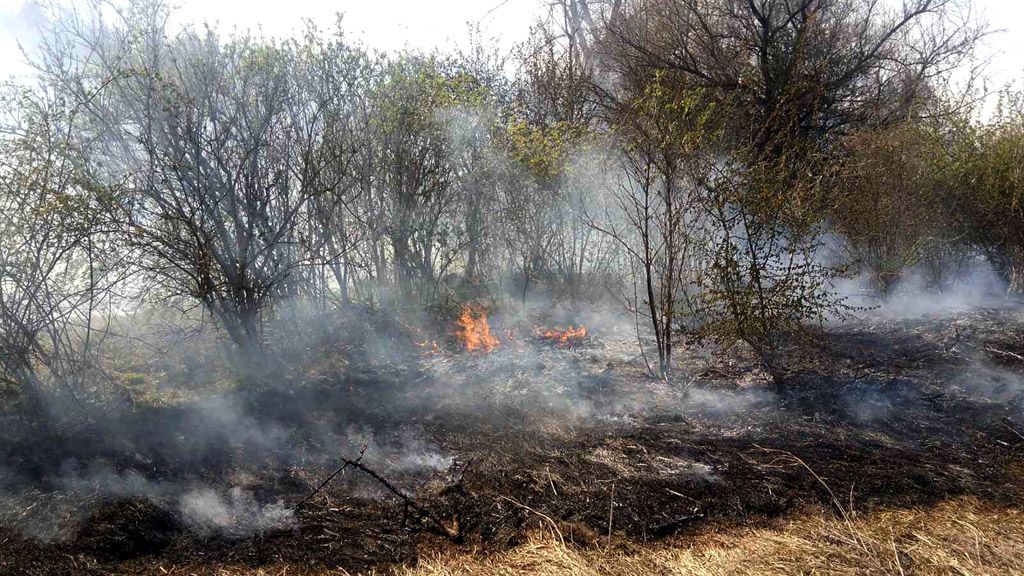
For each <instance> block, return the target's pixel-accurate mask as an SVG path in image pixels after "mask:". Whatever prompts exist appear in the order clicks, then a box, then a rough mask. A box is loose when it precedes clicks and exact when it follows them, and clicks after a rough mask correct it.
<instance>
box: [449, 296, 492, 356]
mask: <svg viewBox="0 0 1024 576" xmlns="http://www.w3.org/2000/svg"><path fill="white" fill-rule="evenodd" d="M456 325H458V327H459V329H458V332H457V333H456V336H457V337H458V339H459V341H460V342H462V344H463V345H464V346H465V348H466V351H467V352H485V353H486V352H491V351H492V350H494V349H495V348H497V347H498V345H499V344H500V342H499V341H498V339H497V338H496V337H495V336H493V335H492V334H491V325H490V324H489V323H488V322H487V313H486V312H485V311H484V310H482V309H480V308H474V307H472V306H465V307H463V309H462V315H461V316H460V317H459V319H458V320H457V321H456Z"/></svg>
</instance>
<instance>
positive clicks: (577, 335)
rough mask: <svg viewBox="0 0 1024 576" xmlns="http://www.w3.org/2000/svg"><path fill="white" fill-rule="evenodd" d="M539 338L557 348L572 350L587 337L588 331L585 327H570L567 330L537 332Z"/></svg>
mask: <svg viewBox="0 0 1024 576" xmlns="http://www.w3.org/2000/svg"><path fill="white" fill-rule="evenodd" d="M537 337H538V338H540V339H541V340H546V341H548V342H551V343H552V344H554V345H555V346H559V347H566V348H572V347H574V346H576V345H577V344H579V343H580V342H581V341H582V340H583V339H584V338H586V337H587V329H586V327H584V326H580V327H579V328H575V327H573V326H569V327H568V328H566V329H565V330H537Z"/></svg>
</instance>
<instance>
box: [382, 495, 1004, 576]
mask: <svg viewBox="0 0 1024 576" xmlns="http://www.w3.org/2000/svg"><path fill="white" fill-rule="evenodd" d="M400 574H401V575H402V576H462V575H470V574H493V575H502V576H518V575H526V574H540V575H546V574H551V575H554V574H559V575H573V576H590V575H594V576H597V575H601V576H612V575H615V576H633V575H636V576H640V575H654V574H664V575H673V576H676V575H678V576H683V575H686V576H690V575H693V576H719V575H722V576H725V575H736V576H761V575H775V574H834V575H839V574H851V575H852V574H856V575H862V574H951V575H952V574H956V575H968V574H969V575H983V574H988V575H996V574H1007V575H1010V574H1024V514H1022V513H1021V511H1020V510H1017V509H1005V508H997V507H993V506H988V505H985V504H982V503H980V502H978V501H976V500H969V499H968V500H956V501H950V502H946V503H943V504H940V505H938V506H935V507H934V508H930V509H927V510H898V511H887V512H879V513H876V514H872V515H870V516H868V517H866V518H863V519H859V520H853V521H852V522H851V523H850V524H847V523H846V522H844V521H842V520H841V519H835V518H832V517H830V516H828V515H821V514H819V515H808V516H803V517H799V518H796V519H793V520H790V521H788V522H786V523H785V524H783V525H782V526H780V527H777V528H771V529H751V530H741V531H733V532H731V533H726V534H708V535H705V536H702V537H699V538H696V539H693V538H691V539H678V540H676V541H673V542H667V543H665V544H663V545H661V546H658V547H656V548H651V547H648V548H643V547H625V548H619V549H613V550H582V551H580V550H574V549H571V548H567V547H564V546H561V545H560V544H559V543H558V541H557V539H556V538H552V537H550V536H548V535H543V534H536V535H534V536H533V537H531V538H530V540H529V541H528V542H527V543H526V544H524V545H523V546H520V547H518V548H516V549H514V550H511V551H508V552H506V553H502V554H498V555H494V556H491V557H487V558H481V557H477V556H471V555H456V556H453V555H445V556H435V557H432V558H427V559H425V560H422V561H421V562H420V564H419V565H418V566H416V567H413V568H408V569H406V570H404V571H401V572H400Z"/></svg>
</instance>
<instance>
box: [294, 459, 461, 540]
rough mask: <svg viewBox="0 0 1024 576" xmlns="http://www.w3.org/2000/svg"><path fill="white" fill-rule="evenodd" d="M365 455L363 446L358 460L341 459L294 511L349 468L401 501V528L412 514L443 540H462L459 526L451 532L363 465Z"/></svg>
mask: <svg viewBox="0 0 1024 576" xmlns="http://www.w3.org/2000/svg"><path fill="white" fill-rule="evenodd" d="M365 453H366V446H365V445H364V446H363V447H362V449H361V450H360V451H359V457H358V458H356V459H354V460H350V459H348V458H344V457H342V459H341V463H342V464H341V466H340V467H338V469H337V470H335V471H334V472H333V473H332V474H331V475H330V476H328V477H327V479H325V480H324V481H323V482H321V483H320V485H319V486H317V488H316V490H314V491H313V492H311V493H310V494H309V496H306V498H305V499H303V500H302V502H299V504H298V505H296V506H295V510H298V509H299V507H301V506H302V505H304V504H305V503H307V502H308V501H309V500H310V499H312V498H313V497H314V496H316V494H317V493H319V492H320V491H321V490H323V489H324V487H325V486H327V484H328V483H330V481H331V480H333V479H334V478H335V477H336V476H338V474H341V473H342V472H343V471H344V470H346V469H347V468H350V467H351V468H355V469H357V470H360V471H361V472H363V473H364V474H366V475H367V476H369V477H370V478H373V479H374V480H376V481H377V483H378V484H380V485H381V486H383V487H384V489H385V490H387V491H388V492H390V493H392V494H394V495H395V496H396V497H398V499H399V500H401V501H402V506H403V510H402V525H403V526H404V525H405V524H406V521H407V520H408V518H409V514H410V512H411V513H412V514H414V515H415V516H416V520H417V521H418V522H420V523H422V522H423V521H424V520H427V521H429V524H428V526H429V527H428V529H429V530H430V531H431V532H433V533H435V534H438V535H440V536H444V537H445V538H447V539H449V540H451V541H453V542H459V541H461V540H462V534H461V526H456V530H455V531H454V532H453V531H452V530H449V529H448V527H447V526H445V523H444V522H443V521H442V520H441V519H440V518H438V517H437V516H436V515H435V514H433V513H432V512H430V511H429V510H427V509H426V508H424V507H423V506H421V505H419V504H418V503H417V502H416V500H414V499H413V498H412V497H411V496H409V495H408V494H406V493H405V492H402V491H401V490H400V489H399V488H398V487H397V486H395V485H394V484H392V483H391V482H389V481H388V480H387V479H386V478H384V477H383V476H381V475H380V474H379V473H378V472H376V471H375V470H373V469H372V468H369V467H367V466H366V465H365V464H363V463H362V460H363V455H364V454H365Z"/></svg>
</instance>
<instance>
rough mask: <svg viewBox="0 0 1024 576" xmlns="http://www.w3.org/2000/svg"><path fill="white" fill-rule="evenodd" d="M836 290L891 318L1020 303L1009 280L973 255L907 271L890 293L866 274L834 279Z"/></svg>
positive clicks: (849, 301) (851, 302)
mask: <svg viewBox="0 0 1024 576" xmlns="http://www.w3.org/2000/svg"><path fill="white" fill-rule="evenodd" d="M833 290H834V291H835V293H836V294H838V295H839V296H841V297H843V298H844V299H845V302H846V303H847V304H848V305H850V306H854V307H858V308H864V309H869V310H871V311H873V312H874V313H875V314H877V315H880V316H882V317H885V318H889V319H913V318H920V317H922V316H929V315H944V314H952V313H957V312H964V311H969V310H973V309H978V308H1009V307H1013V306H1016V305H1018V303H1016V302H1015V301H1014V300H1013V298H1012V297H1010V296H1009V295H1008V294H1007V283H1006V281H1005V280H1004V279H1003V278H1002V277H1000V275H999V274H998V273H997V272H996V271H995V269H993V267H992V265H991V264H989V263H988V261H986V260H984V259H981V258H971V259H970V260H968V261H966V262H965V263H963V264H962V265H961V266H959V267H957V268H955V269H951V270H942V271H936V270H932V269H929V268H926V267H923V266H918V267H914V268H910V269H908V270H905V271H904V272H903V273H902V274H901V275H900V277H899V279H898V281H897V282H895V286H893V287H892V289H891V290H890V291H889V292H888V294H885V295H880V294H879V293H878V291H877V288H876V285H875V283H874V282H873V281H872V278H871V276H870V275H869V274H867V273H862V274H860V275H857V276H855V277H853V278H846V279H840V280H836V281H834V282H833Z"/></svg>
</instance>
